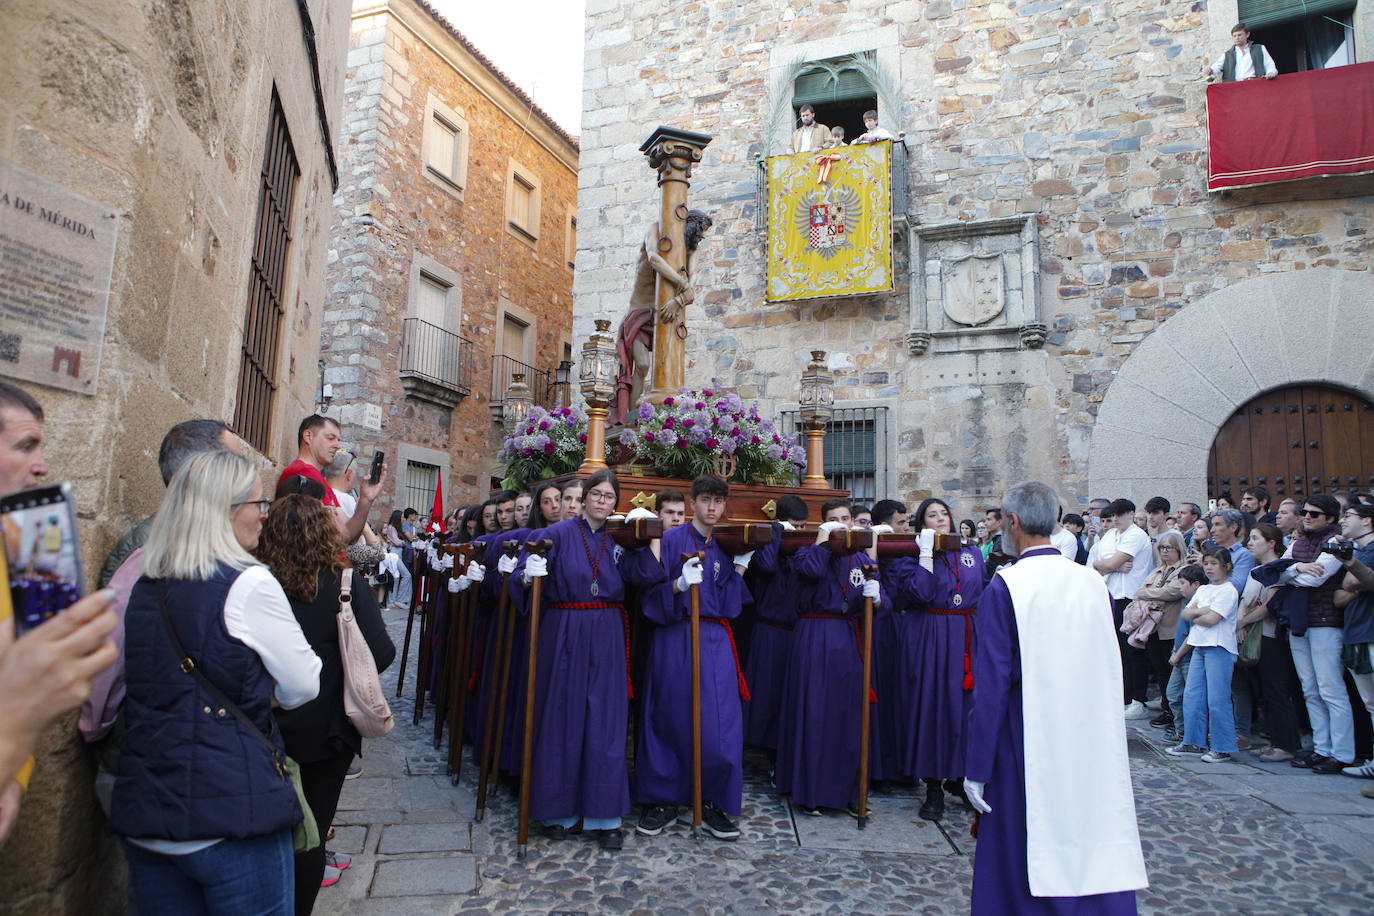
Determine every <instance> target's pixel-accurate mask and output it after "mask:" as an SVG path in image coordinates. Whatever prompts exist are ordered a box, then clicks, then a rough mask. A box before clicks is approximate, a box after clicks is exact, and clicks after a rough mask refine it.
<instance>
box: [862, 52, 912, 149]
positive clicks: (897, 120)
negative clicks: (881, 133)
mask: <svg viewBox="0 0 1374 916" xmlns="http://www.w3.org/2000/svg"><path fill="white" fill-rule="evenodd" d="M851 66H852V67H853V68H854V69H855V70H858V71H859V73H861V74H863V77H864V79H866V80H868V84H869V85H870V86H872V87H873V90H874V92H875V93H876V94H877V96H878V115H879V118H880V123H881V121H882V120H886V121H887V123H888V124H891V125H892V132H893V133H897V132H898V131H899V130H900V129H901V126H902V123H903V121H902V93H901V91H900V90H899V88H898V85H897V75H896V74H895V73H893V72H892V68H890V67H888V66H887V65H886V64H884V63H883V62H882V61H880V60H878V54H877V52H876V51H860V52H859V53H858V54H855V55H854V56H853V63H852V64H851Z"/></svg>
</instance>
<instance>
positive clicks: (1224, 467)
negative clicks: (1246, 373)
mask: <svg viewBox="0 0 1374 916" xmlns="http://www.w3.org/2000/svg"><path fill="white" fill-rule="evenodd" d="M1255 485H1258V486H1262V487H1264V488H1265V489H1267V490H1268V491H1269V493H1270V495H1271V496H1272V497H1273V503H1272V505H1273V506H1274V507H1277V506H1278V504H1279V501H1280V500H1281V499H1283V498H1285V497H1289V496H1292V497H1296V498H1299V499H1301V498H1303V497H1304V496H1307V495H1310V494H1313V493H1330V492H1333V491H1335V490H1371V489H1374V404H1371V403H1370V402H1369V401H1368V400H1366V399H1365V398H1364V397H1363V396H1361V395H1358V394H1354V393H1352V392H1349V391H1346V390H1344V389H1341V388H1331V387H1328V386H1324V385H1293V386H1290V387H1288V388H1278V389H1275V390H1274V391H1269V392H1266V393H1265V394H1262V395H1260V396H1259V397H1257V398H1255V399H1254V400H1252V401H1250V402H1249V403H1247V404H1245V405H1244V406H1243V407H1241V408H1240V409H1239V410H1237V411H1236V412H1235V413H1233V414H1232V415H1231V418H1230V419H1229V420H1227V421H1226V423H1225V425H1223V426H1222V427H1221V430H1220V431H1219V432H1218V433H1217V437H1216V439H1214V440H1213V441H1212V451H1211V454H1210V455H1209V456H1208V459H1207V493H1208V496H1211V497H1215V496H1217V495H1219V494H1221V493H1224V492H1227V491H1230V493H1231V494H1232V495H1233V496H1234V497H1235V499H1236V500H1237V501H1239V500H1240V493H1241V490H1243V489H1245V488H1246V487H1249V486H1255Z"/></svg>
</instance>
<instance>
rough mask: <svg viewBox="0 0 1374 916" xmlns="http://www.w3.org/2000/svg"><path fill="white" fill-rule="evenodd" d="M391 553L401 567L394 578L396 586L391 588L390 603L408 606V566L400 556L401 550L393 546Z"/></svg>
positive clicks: (409, 585)
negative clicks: (399, 572)
mask: <svg viewBox="0 0 1374 916" xmlns="http://www.w3.org/2000/svg"><path fill="white" fill-rule="evenodd" d="M391 552H392V553H393V554H395V555H396V559H397V560H399V561H400V565H401V574H400V575H399V576H397V577H396V584H395V585H393V586H392V587H391V602H392V603H393V604H410V589H411V585H412V583H411V581H410V564H408V563H407V562H406V561H405V558H404V557H403V556H402V555H401V548H399V547H394V546H393V547H392V548H391Z"/></svg>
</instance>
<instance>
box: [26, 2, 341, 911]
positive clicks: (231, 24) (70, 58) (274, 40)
mask: <svg viewBox="0 0 1374 916" xmlns="http://www.w3.org/2000/svg"><path fill="white" fill-rule="evenodd" d="M309 10H310V15H311V19H312V21H313V26H314V32H315V42H316V48H317V51H318V57H319V62H320V69H319V75H320V79H321V87H322V92H323V96H324V102H325V108H326V114H328V116H329V118H330V122H331V125H333V124H337V123H338V102H339V98H340V93H341V90H342V76H343V72H342V71H343V59H344V54H345V47H346V41H347V26H346V19H345V18H344V17H343V16H342V11H341V10H339V9H338V7H337V4H330V3H327V2H325V0H314V2H311V3H310V4H309ZM302 35H303V27H302V21H301V16H300V13H299V12H298V10H297V5H296V4H295V3H293V2H287V0H269V2H255V3H247V2H230V3H207V2H202V0H148V2H144V3H140V4H129V3H120V2H108V0H96V2H88V3H81V4H59V5H52V4H19V5H14V4H11V5H9V7H8V8H7V9H6V16H5V28H4V29H3V30H0V61H3V63H0V85H3V87H4V89H3V92H0V157H3V158H5V159H7V160H9V161H10V162H13V163H15V164H16V165H19V166H21V167H23V168H25V169H28V170H29V171H32V172H35V173H37V174H38V175H40V176H41V177H43V178H44V179H47V180H49V181H52V182H55V183H57V184H59V185H62V186H63V187H66V188H68V189H71V190H73V191H76V192H78V193H81V194H84V195H86V196H88V197H90V198H93V199H95V200H97V201H100V202H101V203H103V204H105V205H107V206H110V207H112V208H113V209H115V210H117V211H118V212H119V213H120V226H119V237H118V243H117V248H116V253H115V264H114V271H113V276H112V278H111V292H110V297H109V311H108V318H107V324H106V332H105V339H104V348H103V355H102V361H101V368H100V376H99V381H98V391H97V393H96V394H95V395H94V396H86V395H80V394H71V393H66V392H60V391H56V390H54V389H50V388H45V387H43V386H36V385H26V387H28V388H29V389H30V390H31V391H32V392H33V393H34V394H35V395H36V396H37V397H38V399H39V400H40V401H41V402H42V403H43V405H44V408H45V410H46V412H47V418H48V419H47V427H46V434H47V439H48V445H47V447H46V449H45V454H46V455H47V458H48V461H49V464H50V465H51V467H52V471H51V474H50V479H54V480H70V481H71V482H72V484H73V487H74V489H75V491H76V498H77V506H78V511H79V515H80V517H81V519H82V547H83V550H84V556H85V560H86V565H87V572H88V577H89V578H90V579H91V580H92V581H93V580H94V575H95V572H96V571H98V570H99V568H100V564H101V563H103V561H104V558H105V555H106V553H107V552H108V550H109V548H110V547H111V546H112V545H113V543H114V541H115V540H116V539H117V538H118V537H119V536H120V535H121V534H122V533H123V532H124V531H125V530H126V529H127V528H129V527H130V526H132V525H133V524H134V523H135V522H137V521H138V520H140V519H142V518H143V517H145V516H147V515H148V514H150V513H151V512H152V511H153V510H155V509H156V508H157V505H158V503H159V502H160V500H161V498H162V492H163V487H162V480H161V478H160V477H159V475H158V472H157V467H156V457H157V450H158V445H159V443H160V441H161V438H162V436H163V434H164V433H165V432H166V430H167V429H168V428H169V427H171V426H172V425H174V424H175V423H178V422H180V421H182V420H185V419H188V418H190V417H195V416H207V417H219V418H223V419H225V420H230V419H232V417H233V411H234V401H235V397H236V385H237V382H238V376H239V360H240V346H241V342H242V337H243V324H244V315H245V310H246V305H247V282H248V274H249V269H250V266H249V259H250V256H251V249H252V245H253V240H254V233H255V227H256V224H257V215H258V188H259V182H260V174H261V172H260V168H261V162H262V156H263V149H264V143H265V140H266V136H267V130H268V125H269V122H270V117H271V98H272V91H273V87H274V86H275V87H276V90H277V92H278V93H279V95H280V98H281V103H282V106H283V109H284V112H285V115H286V119H287V122H288V125H289V129H290V133H291V138H292V141H293V144H294V146H295V151H296V156H297V159H298V161H299V165H300V169H301V177H300V180H299V185H298V190H297V194H296V201H297V205H296V212H295V214H294V216H293V221H292V239H293V241H292V246H291V249H290V252H289V255H288V264H287V279H286V288H285V291H284V292H285V296H284V301H285V306H286V314H285V318H284V321H283V327H282V336H281V344H280V349H279V351H278V355H279V357H280V360H281V363H280V374H279V379H280V387H279V389H278V391H277V397H276V403H275V409H274V413H273V417H274V419H273V424H272V434H271V447H270V449H269V453H268V454H266V455H262V456H260V457H261V458H262V460H263V461H264V463H266V462H267V461H280V460H282V459H283V458H285V459H288V460H289V459H290V458H291V457H294V453H295V447H294V438H295V426H296V423H297V422H298V421H299V419H300V417H301V416H303V415H304V414H305V413H307V412H309V410H310V409H311V407H312V403H313V400H314V397H313V396H314V391H315V390H316V387H317V373H316V359H317V354H318V349H319V321H320V312H321V305H322V304H323V300H324V267H325V252H326V241H327V238H328V236H327V232H328V226H329V220H330V210H329V206H328V204H329V197H330V194H331V190H332V178H331V175H330V173H329V170H328V167H327V162H326V158H325V152H324V146H323V144H322V140H323V139H324V133H323V131H322V128H321V125H320V121H319V117H318V110H317V107H316V99H315V93H314V84H313V79H312V75H311V66H310V62H309V59H308V57H307V53H306V44H305V41H304V40H303V37H302ZM74 723H75V715H73V716H70V717H68V718H66V719H64V720H62V721H61V722H60V723H58V724H56V725H54V726H53V727H52V728H51V729H50V730H49V731H48V733H47V734H46V735H45V740H44V743H43V746H42V749H41V752H40V754H39V760H38V770H37V773H36V775H35V776H34V779H33V782H32V784H31V786H30V791H29V797H28V798H27V799H26V801H25V804H24V808H23V811H22V814H21V816H20V820H19V823H18V825H17V827H16V829H15V832H14V834H13V835H12V836H11V837H10V840H9V842H8V843H7V844H6V845H5V847H4V848H3V849H0V888H3V889H4V890H3V892H2V894H0V896H3V900H4V903H3V905H2V906H0V908H3V909H4V910H5V911H6V912H7V913H16V914H27V913H34V914H38V913H42V914H48V913H77V912H80V913H101V912H122V911H123V908H124V883H123V882H124V879H123V877H122V869H123V864H122V857H121V856H120V855H119V853H118V851H117V847H116V846H115V844H114V842H113V839H112V838H111V836H110V835H109V833H108V829H107V827H106V826H105V822H104V818H103V817H102V816H101V814H100V813H99V810H98V808H97V806H96V803H95V799H94V796H93V794H92V792H91V781H92V772H93V770H92V764H91V761H90V759H89V754H88V752H87V751H86V749H85V748H84V747H83V746H82V744H81V741H80V739H79V737H78V736H77V734H76V729H75V724H74Z"/></svg>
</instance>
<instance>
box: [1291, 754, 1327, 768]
mask: <svg viewBox="0 0 1374 916" xmlns="http://www.w3.org/2000/svg"><path fill="white" fill-rule="evenodd" d="M1325 759H1326V758H1325V757H1323V756H1322V755H1321V754H1318V753H1315V752H1313V753H1307V752H1304V753H1301V754H1298V755H1297V756H1296V757H1294V758H1293V759H1292V760H1290V761H1288V765H1289V766H1291V767H1297V768H1298V769H1299V770H1310V769H1312V768H1313V767H1315V766H1316V765H1317V764H1319V763H1321V762H1322V761H1324V760H1325Z"/></svg>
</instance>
